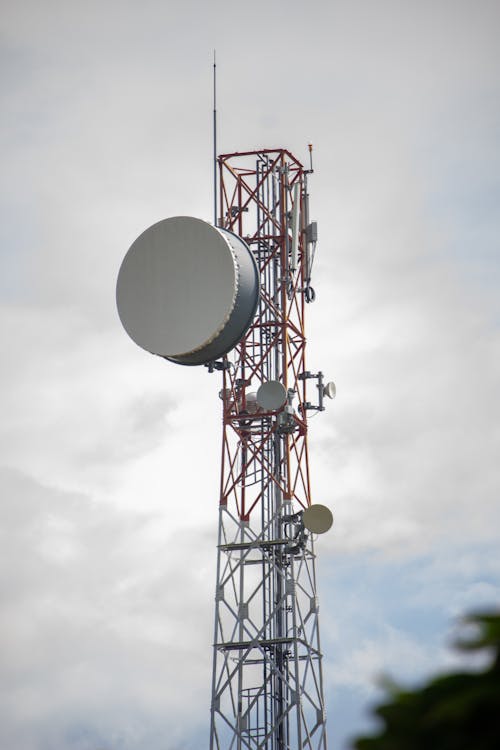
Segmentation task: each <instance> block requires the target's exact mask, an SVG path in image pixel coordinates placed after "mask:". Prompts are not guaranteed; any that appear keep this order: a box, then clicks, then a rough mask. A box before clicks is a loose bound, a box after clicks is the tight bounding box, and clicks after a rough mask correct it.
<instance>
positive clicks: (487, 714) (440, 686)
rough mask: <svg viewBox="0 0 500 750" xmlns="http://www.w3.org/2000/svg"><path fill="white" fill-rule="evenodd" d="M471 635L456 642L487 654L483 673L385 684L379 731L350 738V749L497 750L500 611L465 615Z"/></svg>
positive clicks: (377, 711) (499, 747)
mask: <svg viewBox="0 0 500 750" xmlns="http://www.w3.org/2000/svg"><path fill="white" fill-rule="evenodd" d="M464 623H465V624H467V625H468V628H471V626H472V628H473V630H474V633H473V635H469V636H468V637H462V638H461V640H459V641H458V642H457V643H456V644H455V645H456V646H457V647H458V648H459V649H460V650H462V651H479V652H484V651H486V652H487V653H489V654H490V657H491V661H490V664H489V666H488V667H487V668H486V669H484V670H483V671H482V672H454V673H451V674H445V675H439V676H438V677H436V678H434V679H432V680H431V681H430V682H428V683H427V684H425V685H423V686H422V687H421V688H419V689H416V690H405V689H401V688H399V687H397V686H395V685H386V690H387V692H388V699H389V700H387V702H384V703H383V704H382V705H380V706H378V707H377V708H376V709H375V711H374V712H375V714H376V715H377V716H378V717H379V718H380V719H381V720H382V724H383V727H382V730H381V731H380V732H379V734H377V735H375V736H372V737H360V738H358V739H356V740H355V741H354V744H353V748H355V750H500V613H476V614H473V615H470V616H468V617H466V618H465V619H464Z"/></svg>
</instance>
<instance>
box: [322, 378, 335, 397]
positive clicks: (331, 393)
mask: <svg viewBox="0 0 500 750" xmlns="http://www.w3.org/2000/svg"><path fill="white" fill-rule="evenodd" d="M323 395H324V396H328V398H335V396H336V395H337V389H336V387H335V383H333V382H331V381H330V383H327V384H326V385H325V387H324V388H323Z"/></svg>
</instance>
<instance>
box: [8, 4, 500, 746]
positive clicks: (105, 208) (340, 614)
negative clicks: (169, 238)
mask: <svg viewBox="0 0 500 750" xmlns="http://www.w3.org/2000/svg"><path fill="white" fill-rule="evenodd" d="M499 16H500V8H499V6H498V3H497V2H495V1H492V2H487V1H485V0H474V2H472V0H470V1H469V2H462V1H461V0H456V1H455V2H452V0H448V2H444V1H440V0H433V2H427V0H424V1H423V2H409V1H404V0H400V1H399V2H390V1H389V0H380V1H379V2H368V0H365V1H364V2H360V1H356V0H350V1H349V2H348V1H347V0H343V1H342V2H340V1H339V2H336V1H335V0H331V1H330V2H326V0H325V1H324V2H318V1H317V0H309V2H308V3H304V2H300V3H299V2H296V1H295V0H288V1H287V2H284V1H282V0H279V1H278V0H266V1H265V2H264V0H254V1H253V2H252V3H241V2H235V1H234V0H232V2H228V1H227V0H219V1H218V2H213V3H206V4H204V3H200V2H194V0H183V1H182V2H180V1H177V0H176V1H175V2H174V1H172V0H162V2H159V1H156V0H154V1H151V0H143V1H142V2H140V3H139V2H132V1H131V0H121V2H117V1H115V0H112V1H110V2H106V1H105V0H99V2H96V1H95V0H87V1H86V2H77V1H74V2H71V1H70V0H67V1H66V2H63V0H59V1H57V0H42V1H40V0H37V2H34V0H24V2H12V1H9V0H4V2H3V3H2V12H1V20H0V29H1V31H0V45H1V60H0V76H1V81H2V83H1V101H0V111H1V112H2V116H1V118H0V142H1V149H2V154H1V163H2V169H1V172H0V174H1V207H0V210H1V221H0V232H1V244H0V291H1V330H2V343H1V352H2V368H1V373H0V377H1V385H2V389H1V393H2V410H1V415H2V418H1V420H0V446H1V469H0V473H1V486H2V493H1V505H0V513H1V534H2V566H1V569H0V587H1V594H2V607H1V614H0V618H1V621H0V628H1V638H0V659H1V686H0V690H1V700H0V746H1V747H2V748H8V749H9V750H199V749H200V748H201V747H206V746H207V742H208V717H209V713H208V712H209V704H210V662H211V641H212V618H213V591H214V585H215V544H216V536H215V529H216V521H217V501H218V497H217V492H218V474H219V455H220V446H219V440H220V419H221V415H220V401H219V399H218V398H217V393H218V390H219V388H220V382H219V377H218V375H208V374H207V372H206V370H205V369H204V368H182V367H176V366H174V365H171V364H169V363H166V362H163V361H161V360H159V359H158V358H155V357H152V356H151V355H148V354H146V353H145V352H143V351H142V350H140V349H139V348H137V347H136V346H134V344H133V343H132V342H131V341H130V339H128V337H127V336H126V334H125V333H124V331H123V329H122V328H121V325H120V323H119V320H118V317H117V313H116V310H115V301H114V288H115V280H116V274H117V271H118V268H119V265H120V262H121V259H122V257H123V255H124V253H125V252H126V250H127V249H128V247H129V246H130V244H131V243H132V241H133V240H134V239H135V238H136V237H137V236H138V234H140V233H141V232H142V231H143V230H144V229H145V228H146V227H148V226H149V225H150V224H152V223H154V222H155V221H158V220H160V219H162V218H166V217H168V216H172V215H178V214H183V215H194V216H197V217H199V218H202V219H207V220H210V219H211V214H212V185H211V148H212V146H211V143H212V141H211V139H212V134H211V120H212V112H211V109H212V102H211V74H212V68H211V64H212V54H213V49H214V47H215V48H216V49H217V60H218V83H219V89H218V110H219V125H220V127H219V146H220V151H221V152H230V151H233V150H247V149H254V148H259V147H285V148H288V149H290V150H291V151H292V152H293V153H294V154H295V155H296V156H297V157H298V158H301V159H303V160H304V161H305V160H307V144H308V143H309V142H312V143H313V144H314V168H315V174H314V175H313V177H312V178H311V181H310V187H311V214H312V218H314V219H316V220H317V221H318V228H319V240H320V241H319V244H318V252H317V259H316V263H315V268H314V278H313V285H314V287H315V289H316V293H317V301H316V302H315V303H314V305H310V306H309V309H308V312H309V319H308V340H309V350H308V366H309V368H310V369H311V370H318V369H322V370H323V371H324V372H325V375H326V376H327V378H328V379H333V380H335V382H336V384H337V390H338V397H337V399H336V401H335V402H334V403H332V404H331V405H329V408H328V411H327V412H325V413H324V414H322V415H319V416H318V417H317V418H315V419H314V420H313V421H311V425H310V454H311V462H312V482H313V499H314V500H315V501H317V502H323V503H325V504H327V505H329V506H330V507H331V508H332V510H333V512H334V515H335V526H334V530H333V531H332V533H330V534H329V535H328V536H327V537H326V538H321V540H320V542H319V543H318V553H319V559H318V572H319V594H320V602H321V627H322V645H323V647H324V651H325V654H326V664H325V677H326V697H327V709H328V726H329V735H330V738H331V743H330V744H331V745H332V746H334V747H335V750H344V748H346V747H347V744H346V743H347V738H348V737H349V736H352V735H353V734H356V733H357V732H358V731H361V730H362V729H363V728H365V727H367V726H369V725H370V719H369V712H368V709H369V706H370V705H371V704H372V703H373V700H374V699H376V697H377V695H379V693H378V692H377V690H378V689H377V688H376V686H375V682H376V679H377V677H378V676H379V675H380V674H381V673H390V674H392V675H394V676H395V677H396V678H399V679H401V680H404V681H408V682H410V683H414V682H415V681H418V680H419V679H422V678H423V677H424V676H426V675H429V674H431V673H433V671H434V670H436V669H438V668H444V667H445V666H447V665H450V664H452V663H454V657H453V654H452V652H451V651H450V650H449V648H448V646H449V642H450V638H451V634H452V632H453V623H454V622H456V618H457V617H459V616H460V615H461V614H462V613H464V612H465V611H468V610H470V609H473V608H477V607H482V606H495V605H496V606H498V602H499V593H500V551H499V549H500V547H499V544H498V541H499V540H498V535H499V534H498V529H499V528H500V506H499V501H498V489H499V484H500V482H499V479H500V476H499V475H500V465H499V459H498V457H499V455H500V428H499V424H500V414H499V411H500V409H499V398H498V380H499V377H498V376H499V374H500V373H499V371H500V356H499V354H500V352H499V343H500V336H499V322H500V315H499V313H500V305H499V295H498V285H499V281H500V265H499V261H498V252H499V247H498V242H499V240H498V236H499V223H500V219H499V211H498V205H499V198H500V189H499V187H500V186H499V174H500V156H499V136H500V90H499V89H500V71H499V62H500V60H499V58H500V52H499V44H498V38H499V32H500V29H499Z"/></svg>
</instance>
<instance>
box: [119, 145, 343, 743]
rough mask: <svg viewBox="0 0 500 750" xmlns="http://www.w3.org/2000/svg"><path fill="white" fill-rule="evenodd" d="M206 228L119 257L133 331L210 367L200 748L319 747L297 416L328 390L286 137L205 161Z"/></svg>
mask: <svg viewBox="0 0 500 750" xmlns="http://www.w3.org/2000/svg"><path fill="white" fill-rule="evenodd" d="M217 168H218V177H219V179H218V186H219V193H218V201H217V202H216V205H217V207H218V213H219V215H218V216H217V222H216V224H217V226H216V227H213V226H211V225H209V224H207V223H205V222H202V221H200V220H198V219H194V218H189V217H175V218H172V219H166V220H164V221H161V222H158V224H155V225H153V226H152V227H150V228H149V229H147V230H146V231H145V232H144V233H143V234H142V235H141V236H140V237H139V238H138V239H137V240H136V241H135V242H134V243H133V245H132V246H131V248H130V250H129V251H128V253H127V255H126V256H125V259H124V261H123V263H122V266H121V269H120V273H119V277H118V284H117V304H118V311H119V314H120V318H121V320H122V323H123V325H124V327H125V329H126V330H127V332H128V333H129V335H130V336H131V337H132V338H133V340H134V341H135V342H136V343H137V344H139V345H140V346H142V347H143V348H144V349H147V350H148V351H150V352H152V353H154V354H158V355H160V356H162V357H164V358H166V359H169V360H171V361H173V362H176V363H179V364H185V365H192V364H203V365H205V366H206V367H207V368H208V370H209V371H210V372H218V373H220V375H221V376H222V387H221V390H220V394H219V395H220V398H221V404H222V424H223V429H222V461H221V483H220V499H219V526H218V545H217V573H216V589H215V592H216V593H215V623H214V644H213V671H212V700H211V722H210V750H302V749H306V748H307V750H326V747H327V743H326V727H325V705H324V694H323V675H322V652H321V646H320V634H319V622H318V612H319V605H318V596H317V590H316V572H315V550H314V536H315V534H317V533H323V532H325V531H327V530H328V529H329V528H330V526H331V524H332V515H331V513H330V511H329V510H328V509H327V508H326V507H325V506H323V505H317V504H312V501H311V490H310V477H309V463H308V447H307V427H308V425H307V423H308V416H309V414H310V413H311V412H317V411H323V410H324V398H325V396H326V397H329V398H333V397H334V395H335V386H334V384H333V383H328V384H325V383H324V382H323V374H322V373H321V372H317V373H313V372H310V371H309V370H307V369H306V359H305V354H306V337H305V312H306V307H307V303H308V302H311V301H313V299H314V296H315V295H314V291H313V288H312V286H311V268H312V261H313V258H314V252H315V246H316V240H317V230H316V224H315V222H311V221H310V220H309V194H308V184H307V181H308V176H309V174H310V172H311V171H312V170H311V169H309V170H307V169H305V168H304V167H303V165H302V164H301V163H300V162H299V161H298V160H297V159H296V158H295V157H294V156H293V155H292V154H291V153H290V152H289V151H287V150H286V149H282V148H280V149H261V150H257V151H249V152H243V153H232V154H224V155H221V156H219V157H218V158H217Z"/></svg>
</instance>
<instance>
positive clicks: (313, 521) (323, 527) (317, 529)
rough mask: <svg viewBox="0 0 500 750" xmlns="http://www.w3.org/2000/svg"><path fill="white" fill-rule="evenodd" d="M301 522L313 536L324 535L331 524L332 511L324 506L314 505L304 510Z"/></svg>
mask: <svg viewBox="0 0 500 750" xmlns="http://www.w3.org/2000/svg"><path fill="white" fill-rule="evenodd" d="M302 521H303V523H304V526H305V527H306V529H307V530H308V531H311V532H312V533H313V534H324V533H325V532H326V531H328V530H329V529H330V528H331V526H332V524H333V515H332V511H331V510H330V509H329V508H327V507H326V505H320V504H319V503H315V504H314V505H310V506H309V508H306V509H305V511H304V513H303V514H302Z"/></svg>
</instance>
